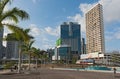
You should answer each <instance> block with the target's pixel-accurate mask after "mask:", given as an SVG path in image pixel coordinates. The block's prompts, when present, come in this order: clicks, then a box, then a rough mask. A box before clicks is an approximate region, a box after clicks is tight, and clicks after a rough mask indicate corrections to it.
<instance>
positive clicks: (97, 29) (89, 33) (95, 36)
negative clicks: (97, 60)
mask: <svg viewBox="0 0 120 79" xmlns="http://www.w3.org/2000/svg"><path fill="white" fill-rule="evenodd" d="M85 16H86V39H87V53H95V52H99V53H104V52H105V43H104V25H103V11H102V5H101V4H97V5H96V6H95V7H93V8H92V9H91V10H90V11H88V12H87V13H86V14H85Z"/></svg>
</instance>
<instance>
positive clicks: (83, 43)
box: [81, 38, 86, 54]
mask: <svg viewBox="0 0 120 79" xmlns="http://www.w3.org/2000/svg"><path fill="white" fill-rule="evenodd" d="M81 54H86V44H85V38H82V40H81Z"/></svg>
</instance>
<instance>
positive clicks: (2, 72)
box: [0, 69, 16, 75]
mask: <svg viewBox="0 0 120 79" xmlns="http://www.w3.org/2000/svg"><path fill="white" fill-rule="evenodd" d="M13 73H16V71H12V72H11V70H10V69H7V70H0V75H2V74H13Z"/></svg>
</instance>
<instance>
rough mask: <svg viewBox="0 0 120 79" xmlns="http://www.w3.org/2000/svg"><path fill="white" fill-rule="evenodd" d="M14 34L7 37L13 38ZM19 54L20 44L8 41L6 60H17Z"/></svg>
mask: <svg viewBox="0 0 120 79" xmlns="http://www.w3.org/2000/svg"><path fill="white" fill-rule="evenodd" d="M11 36H12V34H8V35H7V37H11ZM18 52H19V42H18V41H13V40H8V41H7V45H6V55H5V56H6V58H7V59H11V58H14V59H17V58H18Z"/></svg>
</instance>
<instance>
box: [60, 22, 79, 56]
mask: <svg viewBox="0 0 120 79" xmlns="http://www.w3.org/2000/svg"><path fill="white" fill-rule="evenodd" d="M60 29H61V33H60V34H61V35H60V39H61V45H68V46H70V47H71V53H72V54H76V55H78V56H79V55H80V53H81V42H80V41H81V32H80V30H81V29H80V25H79V24H78V23H74V22H64V23H63V24H62V25H61V26H60Z"/></svg>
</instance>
